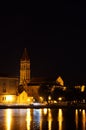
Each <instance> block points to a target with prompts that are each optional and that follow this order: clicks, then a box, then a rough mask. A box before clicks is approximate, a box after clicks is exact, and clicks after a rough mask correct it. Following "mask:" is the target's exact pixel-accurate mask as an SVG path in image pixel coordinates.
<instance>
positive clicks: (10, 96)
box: [0, 48, 64, 104]
mask: <svg viewBox="0 0 86 130" xmlns="http://www.w3.org/2000/svg"><path fill="white" fill-rule="evenodd" d="M50 80H51V79H50ZM56 82H58V83H60V86H61V87H62V85H63V84H64V82H63V80H62V79H61V77H59V78H58V79H57V80H56ZM43 83H45V78H41V77H35V78H34V77H32V78H31V69H30V58H29V56H28V53H27V50H26V48H25V49H24V52H23V55H22V57H21V59H20V76H19V78H16V77H9V76H4V77H3V76H2V77H0V103H18V104H26V103H27V104H30V103H32V102H34V101H43V98H42V97H39V95H38V89H39V87H40V84H43ZM47 83H48V80H47Z"/></svg>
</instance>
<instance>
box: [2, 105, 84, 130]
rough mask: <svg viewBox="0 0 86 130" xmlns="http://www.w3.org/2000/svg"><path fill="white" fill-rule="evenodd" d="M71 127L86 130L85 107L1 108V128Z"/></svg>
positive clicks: (44, 129) (54, 129)
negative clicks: (73, 108)
mask: <svg viewBox="0 0 86 130" xmlns="http://www.w3.org/2000/svg"><path fill="white" fill-rule="evenodd" d="M71 126H72V128H71ZM69 129H70V130H86V110H85V109H75V110H69V109H46V108H44V109H0V130H69Z"/></svg>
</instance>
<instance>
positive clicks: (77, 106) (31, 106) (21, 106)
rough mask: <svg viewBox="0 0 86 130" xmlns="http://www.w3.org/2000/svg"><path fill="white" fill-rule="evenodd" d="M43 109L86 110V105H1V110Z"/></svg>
mask: <svg viewBox="0 0 86 130" xmlns="http://www.w3.org/2000/svg"><path fill="white" fill-rule="evenodd" d="M7 108H12V109H26V108H31V109H42V108H51V109H60V108H61V109H64V108H68V109H69V108H73V109H86V103H77V104H65V105H64V104H48V105H26V104H24V105H23V104H22V105H15V104H10V105H8V104H2V105H0V109H7Z"/></svg>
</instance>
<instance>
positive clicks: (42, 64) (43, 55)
mask: <svg viewBox="0 0 86 130" xmlns="http://www.w3.org/2000/svg"><path fill="white" fill-rule="evenodd" d="M63 8H64V10H63V11H64V13H62V15H61V13H59V12H58V13H56V14H55V15H45V16H44V15H29V14H28V13H26V12H24V11H20V12H19V11H17V10H16V12H15V13H12V14H11V13H8V14H2V15H1V16H0V73H6V74H9V75H19V62H20V61H19V60H20V57H21V55H22V52H23V49H24V47H27V50H28V53H29V56H30V59H31V74H32V76H43V77H44V76H45V77H46V76H47V77H54V76H55V77H56V76H57V75H60V76H61V77H62V78H63V80H64V83H65V84H67V85H72V84H76V85H78V84H86V48H85V45H84V44H86V16H85V15H86V14H85V10H86V9H85V7H84V6H83V5H82V4H81V3H66V2H65V3H64V7H63Z"/></svg>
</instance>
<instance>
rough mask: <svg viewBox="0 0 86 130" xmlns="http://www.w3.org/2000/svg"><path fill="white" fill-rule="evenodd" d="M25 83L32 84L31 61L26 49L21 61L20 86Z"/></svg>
mask: <svg viewBox="0 0 86 130" xmlns="http://www.w3.org/2000/svg"><path fill="white" fill-rule="evenodd" d="M24 82H26V83H29V82H30V59H29V57H28V53H27V50H26V48H24V52H23V55H22V57H21V60H20V84H24Z"/></svg>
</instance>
